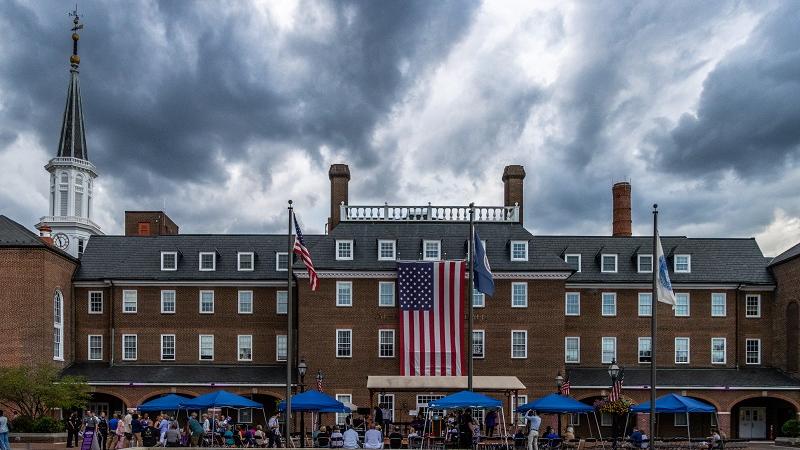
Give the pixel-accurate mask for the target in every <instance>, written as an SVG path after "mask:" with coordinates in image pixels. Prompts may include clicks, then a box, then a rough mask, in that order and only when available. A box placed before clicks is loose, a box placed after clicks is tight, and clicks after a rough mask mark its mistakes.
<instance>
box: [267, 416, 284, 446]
mask: <svg viewBox="0 0 800 450" xmlns="http://www.w3.org/2000/svg"><path fill="white" fill-rule="evenodd" d="M279 417H280V413H279V412H276V413H275V414H273V415H272V417H270V418H269V422H267V426H268V427H269V444H268V447H270V448H273V447H275V448H277V447H280V446H281V432H280V426H281V425H280V420H278V418H279Z"/></svg>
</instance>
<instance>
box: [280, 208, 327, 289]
mask: <svg viewBox="0 0 800 450" xmlns="http://www.w3.org/2000/svg"><path fill="white" fill-rule="evenodd" d="M294 229H295V231H296V232H297V235H296V236H295V238H294V248H293V249H292V252H293V253H295V254H296V255H297V256H299V257H300V260H301V261H303V264H305V266H306V269H307V270H308V283H309V284H310V285H311V290H312V291H316V290H317V286H319V278H318V277H317V271H316V270H314V262H313V261H311V254H310V253H308V249H307V248H306V244H305V240H304V238H303V232H302V231H300V224H298V223H297V215H296V214H295V216H294ZM291 263H292V260H291V258H289V260H288V261H287V264H291Z"/></svg>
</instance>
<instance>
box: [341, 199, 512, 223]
mask: <svg viewBox="0 0 800 450" xmlns="http://www.w3.org/2000/svg"><path fill="white" fill-rule="evenodd" d="M339 214H340V218H341V221H342V222H469V206H434V205H431V204H430V203H429V204H428V205H427V206H397V205H389V204H385V205H383V206H358V205H345V204H344V203H342V204H341V205H340V206H339ZM475 221H476V222H511V223H514V222H519V205H514V206H475Z"/></svg>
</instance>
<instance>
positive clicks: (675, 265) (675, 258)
mask: <svg viewBox="0 0 800 450" xmlns="http://www.w3.org/2000/svg"><path fill="white" fill-rule="evenodd" d="M678 257H686V270H678ZM672 271H673V272H674V273H692V255H686V254H676V255H675V256H673V257H672Z"/></svg>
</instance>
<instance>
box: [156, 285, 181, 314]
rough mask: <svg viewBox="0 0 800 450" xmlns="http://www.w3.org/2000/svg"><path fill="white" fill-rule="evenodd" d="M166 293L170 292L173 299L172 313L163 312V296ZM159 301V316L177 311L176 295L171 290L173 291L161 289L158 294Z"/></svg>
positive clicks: (170, 312)
mask: <svg viewBox="0 0 800 450" xmlns="http://www.w3.org/2000/svg"><path fill="white" fill-rule="evenodd" d="M167 292H172V295H173V297H172V308H173V310H172V311H164V294H165V293H167ZM159 299H160V308H161V314H175V312H176V311H177V310H178V293H177V292H175V290H173V289H162V290H161V292H160V295H159Z"/></svg>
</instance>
